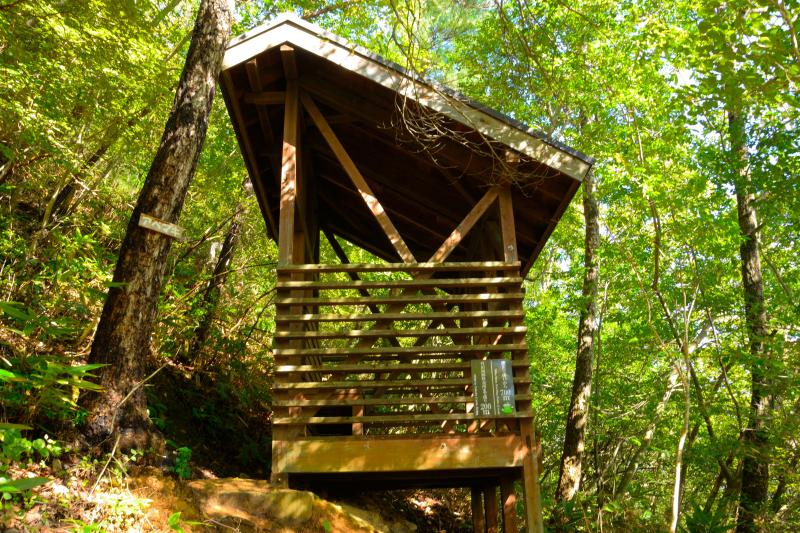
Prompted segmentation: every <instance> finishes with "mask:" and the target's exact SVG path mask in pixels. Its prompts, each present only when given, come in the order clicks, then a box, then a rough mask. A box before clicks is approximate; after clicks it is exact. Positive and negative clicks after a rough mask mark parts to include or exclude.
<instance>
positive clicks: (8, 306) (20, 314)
mask: <svg viewBox="0 0 800 533" xmlns="http://www.w3.org/2000/svg"><path fill="white" fill-rule="evenodd" d="M0 310H2V311H3V312H4V313H5V314H7V315H8V316H10V317H11V318H16V319H17V320H23V321H26V322H27V321H28V320H32V319H33V318H34V317H33V315H31V314H28V313H27V312H26V311H25V310H24V309H22V304H19V303H17V302H0Z"/></svg>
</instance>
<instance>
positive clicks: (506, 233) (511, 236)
mask: <svg viewBox="0 0 800 533" xmlns="http://www.w3.org/2000/svg"><path fill="white" fill-rule="evenodd" d="M499 199H500V228H501V231H502V232H503V255H504V258H505V260H506V262H507V263H514V262H515V261H517V260H518V255H517V232H516V228H515V227H514V206H513V204H512V202H511V186H510V185H508V186H506V187H503V188H502V189H501V191H500V197H499Z"/></svg>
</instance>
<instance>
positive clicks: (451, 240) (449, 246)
mask: <svg viewBox="0 0 800 533" xmlns="http://www.w3.org/2000/svg"><path fill="white" fill-rule="evenodd" d="M498 194H499V188H498V187H492V188H491V189H489V190H488V191H486V194H484V195H483V198H481V199H480V200H479V201H478V203H477V204H475V207H473V208H472V210H471V211H470V212H469V213H467V216H465V217H464V220H462V221H461V223H460V224H459V225H458V226H456V229H454V230H453V232H452V233H451V234H450V236H449V237H447V239H445V241H444V242H443V243H442V245H441V246H440V247H439V249H438V250H436V252H434V254H433V255H432V256H431V258H430V260H429V262H431V263H440V262H442V261H444V260H445V259H447V257H448V256H449V255H450V254H451V253H452V252H453V250H455V248H456V246H458V245H459V243H460V242H461V241H462V240H463V239H464V237H465V236H466V235H467V233H469V230H471V229H472V227H473V226H474V225H475V223H476V222H478V220H480V218H481V216H483V214H484V213H485V212H486V210H487V209H488V208H489V206H490V205H492V202H494V201H495V200H496V199H497V196H498Z"/></svg>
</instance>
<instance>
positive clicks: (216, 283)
mask: <svg viewBox="0 0 800 533" xmlns="http://www.w3.org/2000/svg"><path fill="white" fill-rule="evenodd" d="M243 214H244V206H243V205H242V204H239V205H237V206H236V208H235V211H234V213H233V218H232V219H231V224H230V226H228V233H227V234H226V235H225V240H224V241H223V242H222V249H221V250H220V252H219V259H217V264H216V266H215V267H214V273H213V274H212V275H211V279H210V280H208V285H206V288H205V290H204V291H203V296H202V298H201V299H200V304H199V305H198V309H199V311H200V321H199V322H198V324H197V327H196V328H195V330H194V338H193V339H192V346H191V348H190V350H189V354H187V355H188V357H187V359H188V361H187V362H191V361H195V360H197V356H198V355H199V354H200V351H201V350H202V349H203V346H204V345H205V343H206V340H208V334H209V333H210V331H211V324H212V323H213V321H214V314H215V311H216V309H217V303H218V302H219V295H220V292H221V291H222V287H223V285H225V280H226V279H227V278H228V273H229V272H230V270H229V269H230V265H231V261H232V260H233V254H234V253H235V252H236V245H237V244H238V243H239V235H240V234H241V230H242V218H243Z"/></svg>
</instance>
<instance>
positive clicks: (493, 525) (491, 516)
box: [483, 485, 497, 533]
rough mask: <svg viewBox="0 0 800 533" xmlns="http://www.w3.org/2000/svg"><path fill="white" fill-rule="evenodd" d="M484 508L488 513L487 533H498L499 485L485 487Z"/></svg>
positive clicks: (486, 513)
mask: <svg viewBox="0 0 800 533" xmlns="http://www.w3.org/2000/svg"><path fill="white" fill-rule="evenodd" d="M483 508H484V512H485V515H486V533H497V486H496V485H486V486H485V487H483Z"/></svg>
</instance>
